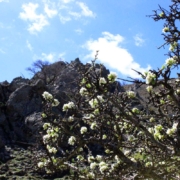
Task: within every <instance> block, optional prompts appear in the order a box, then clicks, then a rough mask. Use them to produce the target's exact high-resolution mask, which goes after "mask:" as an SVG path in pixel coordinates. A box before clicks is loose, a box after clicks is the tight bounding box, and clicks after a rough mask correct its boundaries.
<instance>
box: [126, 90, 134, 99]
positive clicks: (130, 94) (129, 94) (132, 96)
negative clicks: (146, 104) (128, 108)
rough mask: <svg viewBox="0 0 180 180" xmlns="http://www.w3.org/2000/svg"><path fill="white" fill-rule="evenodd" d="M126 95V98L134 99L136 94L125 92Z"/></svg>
mask: <svg viewBox="0 0 180 180" xmlns="http://www.w3.org/2000/svg"><path fill="white" fill-rule="evenodd" d="M126 93H127V96H128V98H135V97H136V94H135V92H134V91H127V92H126Z"/></svg>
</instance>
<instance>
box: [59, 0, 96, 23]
mask: <svg viewBox="0 0 180 180" xmlns="http://www.w3.org/2000/svg"><path fill="white" fill-rule="evenodd" d="M57 7H58V8H59V10H60V13H59V17H60V21H61V22H62V23H65V22H67V21H71V20H72V19H76V20H77V19H80V18H82V17H91V18H92V17H95V13H94V12H92V11H91V10H90V9H89V7H88V6H87V5H86V4H85V3H83V2H79V1H77V2H74V0H60V1H59V3H58V5H57Z"/></svg>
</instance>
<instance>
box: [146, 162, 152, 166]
mask: <svg viewBox="0 0 180 180" xmlns="http://www.w3.org/2000/svg"><path fill="white" fill-rule="evenodd" d="M152 165H153V163H152V162H147V163H146V164H145V166H146V167H150V166H152Z"/></svg>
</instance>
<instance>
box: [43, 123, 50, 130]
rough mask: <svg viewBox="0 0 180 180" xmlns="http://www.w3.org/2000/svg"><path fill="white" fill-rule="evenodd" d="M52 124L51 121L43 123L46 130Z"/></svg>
mask: <svg viewBox="0 0 180 180" xmlns="http://www.w3.org/2000/svg"><path fill="white" fill-rule="evenodd" d="M50 126H51V125H50V123H44V124H43V129H44V130H46V129H47V128H48V127H50Z"/></svg>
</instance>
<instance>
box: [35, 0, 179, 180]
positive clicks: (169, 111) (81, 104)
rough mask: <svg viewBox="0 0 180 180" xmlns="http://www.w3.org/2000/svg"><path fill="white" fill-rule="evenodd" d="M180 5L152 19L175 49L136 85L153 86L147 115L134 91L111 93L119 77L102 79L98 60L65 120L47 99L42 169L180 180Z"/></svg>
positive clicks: (85, 75) (76, 174)
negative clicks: (179, 71)
mask: <svg viewBox="0 0 180 180" xmlns="http://www.w3.org/2000/svg"><path fill="white" fill-rule="evenodd" d="M179 5H180V2H179V1H178V0H172V5H171V6H170V10H169V11H167V10H165V9H163V8H162V7H159V8H160V9H159V10H158V11H154V15H153V16H152V17H153V18H154V20H155V21H158V20H162V19H163V20H165V24H164V28H163V36H164V40H165V43H164V44H163V46H165V45H170V51H169V52H168V56H169V58H168V59H167V60H166V62H165V64H164V65H163V66H162V68H160V69H158V70H150V71H148V72H145V73H140V72H138V73H139V74H140V75H141V76H142V79H143V80H138V81H137V80H134V82H136V83H137V84H139V85H142V84H146V85H147V88H146V89H147V92H148V93H149V99H148V100H147V101H148V102H147V106H146V108H147V111H144V110H141V109H138V108H137V107H133V105H132V104H133V100H134V99H137V97H136V95H135V93H134V92H133V91H128V92H120V91H119V90H118V87H117V86H115V87H116V88H115V90H114V91H113V92H110V91H109V89H110V87H111V86H112V84H114V85H116V79H117V75H116V74H115V73H110V74H109V75H108V76H107V77H102V76H101V73H100V72H97V71H96V69H95V62H96V58H97V56H96V58H95V60H93V61H92V63H91V66H90V67H89V69H86V71H85V72H84V71H79V74H80V76H81V80H80V81H79V89H78V91H77V92H76V93H75V94H74V97H72V99H71V101H70V102H67V103H66V104H64V106H63V111H64V112H65V115H64V116H57V115H54V114H53V113H52V106H54V105H58V102H57V100H54V98H53V96H52V95H49V96H48V97H49V98H46V96H47V93H46V96H45V94H43V96H44V97H45V99H46V105H45V109H44V113H43V119H44V125H43V128H44V131H43V133H44V135H43V143H44V146H45V148H46V155H45V156H42V157H40V159H39V163H38V167H39V168H42V169H45V171H46V172H47V173H50V174H53V173H57V172H63V171H64V170H69V172H70V177H71V178H72V179H73V178H74V179H110V178H111V179H157V180H158V179H179V175H180V128H179V126H180V123H179V121H180V114H179V110H180V102H179V95H180V80H179V79H176V80H174V81H172V80H170V74H171V71H172V70H173V69H174V68H176V67H178V66H179V62H180V61H179V44H178V41H179V38H180V36H179V33H180V31H179V30H178V27H177V26H176V25H175V21H176V20H177V18H179V16H180V12H179ZM159 11H160V13H159ZM55 102H56V103H55ZM152 107H153V108H152ZM148 110H149V111H148ZM146 112H149V113H146Z"/></svg>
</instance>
